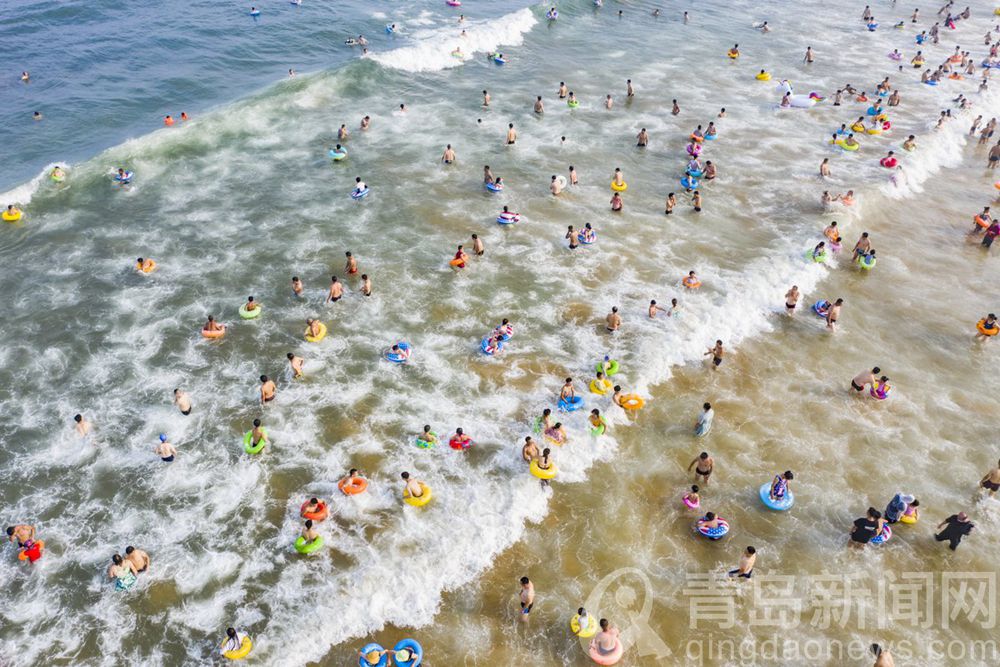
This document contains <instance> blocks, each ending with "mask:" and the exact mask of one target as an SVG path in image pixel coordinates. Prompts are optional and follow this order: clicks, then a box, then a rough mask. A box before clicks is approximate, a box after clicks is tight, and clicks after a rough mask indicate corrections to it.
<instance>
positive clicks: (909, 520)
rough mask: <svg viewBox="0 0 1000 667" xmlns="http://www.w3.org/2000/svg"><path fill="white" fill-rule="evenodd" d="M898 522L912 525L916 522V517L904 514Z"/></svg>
mask: <svg viewBox="0 0 1000 667" xmlns="http://www.w3.org/2000/svg"><path fill="white" fill-rule="evenodd" d="M899 520H900V521H902V522H903V523H908V524H911V525H912V524H915V523H916V522H917V517H915V516H913V515H912V514H904V515H903V516H901V517H899Z"/></svg>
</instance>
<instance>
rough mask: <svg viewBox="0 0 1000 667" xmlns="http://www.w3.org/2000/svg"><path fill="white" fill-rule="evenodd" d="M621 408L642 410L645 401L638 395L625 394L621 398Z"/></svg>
mask: <svg viewBox="0 0 1000 667" xmlns="http://www.w3.org/2000/svg"><path fill="white" fill-rule="evenodd" d="M621 402H622V407H623V408H625V409H626V410H642V408H643V406H645V405H646V401H644V400H643V399H642V397H641V396H639V395H638V394H625V395H624V396H622V397H621Z"/></svg>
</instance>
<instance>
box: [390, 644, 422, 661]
mask: <svg viewBox="0 0 1000 667" xmlns="http://www.w3.org/2000/svg"><path fill="white" fill-rule="evenodd" d="M403 649H409V650H410V651H411V652H412V653H413V658H412V659H410V660H400V659H399V658H397V657H396V656H393V662H394V663H395V664H396V665H398V667H417V666H418V665H420V664H421V663H423V661H424V648H423V647H422V646H421V645H420V643H419V642H417V640H416V639H403V640H401V641H399V642H396V645H395V646H393V647H392V650H393V651H396V652H399V651H402V650H403Z"/></svg>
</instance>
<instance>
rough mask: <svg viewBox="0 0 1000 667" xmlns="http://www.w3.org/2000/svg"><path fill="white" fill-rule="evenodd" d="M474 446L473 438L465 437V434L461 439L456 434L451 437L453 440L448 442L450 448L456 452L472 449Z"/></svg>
mask: <svg viewBox="0 0 1000 667" xmlns="http://www.w3.org/2000/svg"><path fill="white" fill-rule="evenodd" d="M473 444H474V443H473V442H472V438H470V437H469V436H467V435H465V434H464V433H463V434H462V437H461V438H459V437H458V434H457V433H456V434H455V435H453V436H451V440H449V441H448V446H449V447H451V448H452V449H455V450H464V449H469V448H470V447H472V445H473Z"/></svg>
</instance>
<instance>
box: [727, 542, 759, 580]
mask: <svg viewBox="0 0 1000 667" xmlns="http://www.w3.org/2000/svg"><path fill="white" fill-rule="evenodd" d="M756 562H757V550H756V549H754V548H753V547H747V548H746V549H745V550H744V551H743V554H742V555H740V562H739V564H737V566H736V569H735V570H730V571H729V572H728V574H729V576H730V577H736V578H737V579H739V578H743V579H749V578H750V577H751V576H753V566H754V564H755V563H756Z"/></svg>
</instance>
